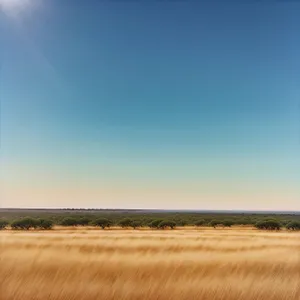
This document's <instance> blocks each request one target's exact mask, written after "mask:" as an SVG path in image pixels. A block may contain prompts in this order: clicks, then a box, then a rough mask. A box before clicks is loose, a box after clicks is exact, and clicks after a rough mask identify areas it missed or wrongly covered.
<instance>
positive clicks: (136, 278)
mask: <svg viewBox="0 0 300 300" xmlns="http://www.w3.org/2000/svg"><path fill="white" fill-rule="evenodd" d="M0 278H1V280H0V299H1V300H45V299H55V300H57V299H60V300H71V299H72V300H73V299H74V300H75V299H76V300H77V299H78V300H94V299H97V300H98V299H100V300H102V299H107V300H109V299H120V300H122V299H128V300H137V299H151V300H152V299H157V300H158V299H172V300H173V299H207V300H214V299H218V300H227V299H228V300H235V299H243V300H244V299H245V300H248V299H251V300H252V299H266V300H269V299H270V300H284V299H286V300H294V299H295V300H299V299H300V234H299V233H289V232H284V231H283V232H261V231H257V230H253V229H245V228H237V229H226V230H224V229H201V230H195V229H185V230H174V231H151V230H149V231H147V230H146V231H145V230H142V231H139V230H125V231H124V230H105V231H102V230H89V229H80V230H62V229H58V230H53V231H51V232H33V231H31V232H13V231H8V230H7V231H2V232H0Z"/></svg>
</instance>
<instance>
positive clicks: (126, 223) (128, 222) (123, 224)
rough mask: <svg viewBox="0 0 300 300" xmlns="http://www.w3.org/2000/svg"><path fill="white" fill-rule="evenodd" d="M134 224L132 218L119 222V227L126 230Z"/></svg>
mask: <svg viewBox="0 0 300 300" xmlns="http://www.w3.org/2000/svg"><path fill="white" fill-rule="evenodd" d="M132 223H133V221H132V220H131V219H130V218H124V219H122V220H121V221H120V222H119V225H120V226H121V227H122V228H126V227H131V226H132Z"/></svg>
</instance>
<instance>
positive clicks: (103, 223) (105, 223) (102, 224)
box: [93, 218, 111, 229]
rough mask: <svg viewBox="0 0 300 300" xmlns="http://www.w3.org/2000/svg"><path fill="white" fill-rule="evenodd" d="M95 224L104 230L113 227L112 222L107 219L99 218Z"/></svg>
mask: <svg viewBox="0 0 300 300" xmlns="http://www.w3.org/2000/svg"><path fill="white" fill-rule="evenodd" d="M93 224H94V225H95V226H98V227H101V228H102V229H105V228H108V227H110V226H111V222H110V220H108V219H106V218H98V219H96V220H95V221H94V222H93Z"/></svg>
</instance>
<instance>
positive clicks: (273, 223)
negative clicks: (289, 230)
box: [255, 219, 281, 230]
mask: <svg viewBox="0 0 300 300" xmlns="http://www.w3.org/2000/svg"><path fill="white" fill-rule="evenodd" d="M255 227H256V228H257V229H264V230H279V229H280V227H281V224H280V222H278V221H277V220H272V219H269V220H261V221H258V222H257V223H256V224H255Z"/></svg>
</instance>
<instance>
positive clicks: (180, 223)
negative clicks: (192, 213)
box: [176, 219, 188, 227]
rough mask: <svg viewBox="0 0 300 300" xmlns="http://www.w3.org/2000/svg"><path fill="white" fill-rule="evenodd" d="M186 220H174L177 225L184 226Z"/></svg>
mask: <svg viewBox="0 0 300 300" xmlns="http://www.w3.org/2000/svg"><path fill="white" fill-rule="evenodd" d="M187 223H188V222H187V221H186V220H183V219H180V220H178V221H177V222H176V224H177V225H178V226H182V227H183V226H186V225H187Z"/></svg>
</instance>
